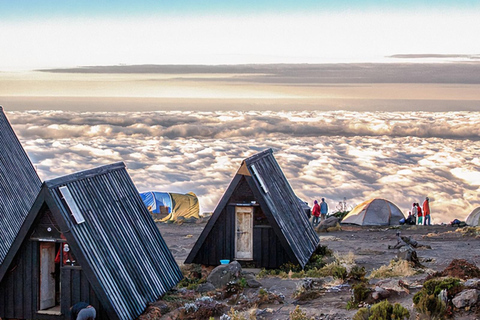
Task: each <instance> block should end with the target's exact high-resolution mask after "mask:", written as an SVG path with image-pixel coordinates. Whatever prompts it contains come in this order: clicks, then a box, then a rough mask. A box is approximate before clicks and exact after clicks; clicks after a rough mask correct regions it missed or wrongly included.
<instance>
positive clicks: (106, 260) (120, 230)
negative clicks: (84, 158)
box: [0, 162, 182, 320]
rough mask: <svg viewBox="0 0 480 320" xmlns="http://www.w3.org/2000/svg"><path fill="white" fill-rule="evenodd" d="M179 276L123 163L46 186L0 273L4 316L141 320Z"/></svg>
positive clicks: (1, 313)
mask: <svg viewBox="0 0 480 320" xmlns="http://www.w3.org/2000/svg"><path fill="white" fill-rule="evenodd" d="M181 278H182V274H181V271H180V269H179V267H178V265H177V263H176V262H175V260H174V258H173V256H172V254H171V252H170V251H169V249H168V248H167V246H166V244H165V241H164V240H163V238H162V236H161V234H160V232H159V230H158V229H157V227H156V225H155V223H154V222H153V219H152V217H151V216H150V213H149V212H148V210H147V208H146V207H145V205H144V204H143V201H142V199H141V198H140V195H139V193H138V191H137V189H136V187H135V185H134V184H133V182H132V180H131V178H130V176H129V175H128V173H127V170H126V169H125V165H124V164H123V163H121V162H120V163H116V164H111V165H107V166H103V167H99V168H96V169H92V170H87V171H81V172H78V173H75V174H72V175H68V176H64V177H60V178H57V179H53V180H50V181H46V182H44V183H43V185H42V187H41V190H40V193H39V195H38V197H37V198H36V200H35V203H34V204H33V206H32V208H31V210H30V212H29V214H28V216H27V219H26V220H25V223H24V224H23V226H22V228H21V229H20V232H19V234H18V237H17V238H16V240H15V242H14V243H13V245H12V249H11V250H10V252H9V253H8V255H7V256H6V258H5V263H4V264H3V265H2V266H1V267H0V318H2V319H3V320H6V319H48V320H57V319H58V320H60V319H68V318H69V316H70V315H69V308H70V307H71V306H72V305H73V304H75V303H77V302H79V301H84V302H87V303H90V304H92V305H93V306H94V307H95V308H96V309H97V319H111V320H112V319H113V320H127V319H136V318H137V317H138V316H139V315H140V314H141V313H142V312H143V311H144V310H145V309H146V307H147V304H148V303H149V302H152V301H156V300H157V299H158V298H160V297H161V296H162V295H163V294H164V293H165V292H167V291H168V290H169V289H171V288H172V287H173V286H175V285H176V284H177V283H178V282H179V281H180V280H181Z"/></svg>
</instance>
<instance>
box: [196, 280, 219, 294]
mask: <svg viewBox="0 0 480 320" xmlns="http://www.w3.org/2000/svg"><path fill="white" fill-rule="evenodd" d="M213 290H215V286H214V285H213V284H211V283H210V282H205V283H202V284H199V285H198V288H197V291H198V292H209V291H213Z"/></svg>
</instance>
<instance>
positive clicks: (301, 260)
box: [185, 149, 320, 268]
mask: <svg viewBox="0 0 480 320" xmlns="http://www.w3.org/2000/svg"><path fill="white" fill-rule="evenodd" d="M319 241H320V240H319V238H318V236H317V234H316V233H315V231H314V230H313V228H312V226H311V224H310V223H309V221H308V220H307V217H306V215H305V213H304V210H303V209H302V207H301V205H300V203H299V201H298V198H297V196H296V195H295V193H294V192H293V189H292V188H291V186H290V184H289V183H288V181H287V179H286V177H285V175H284V174H283V172H282V170H281V168H280V166H279V165H278V163H277V161H276V160H275V158H274V156H273V153H272V150H271V149H269V150H266V151H263V152H260V153H258V154H256V155H254V156H252V157H250V158H247V159H245V160H243V162H242V164H241V166H240V169H239V170H238V172H237V173H236V175H235V176H234V178H233V180H232V182H231V183H230V186H229V187H228V188H227V190H226V192H225V194H224V195H223V197H222V198H221V200H220V202H219V203H218V205H217V207H216V209H215V211H214V212H213V215H212V217H211V218H210V220H209V221H208V223H207V225H206V226H205V229H204V230H203V232H202V234H201V235H200V237H199V238H198V240H197V242H196V243H195V246H194V247H193V249H192V251H191V252H190V254H189V256H188V257H187V259H186V261H185V263H198V264H203V265H212V266H215V265H218V264H220V260H223V259H226V260H231V261H233V260H237V261H239V262H240V263H245V264H249V265H251V264H253V265H255V266H256V267H264V268H278V267H279V266H281V265H282V264H285V263H287V262H291V263H294V264H299V265H300V266H302V267H304V266H305V264H306V263H307V262H308V260H309V259H310V257H311V256H312V253H313V252H314V250H315V249H316V248H317V246H318V244H319Z"/></svg>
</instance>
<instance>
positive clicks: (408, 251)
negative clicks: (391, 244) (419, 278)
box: [397, 246, 421, 267]
mask: <svg viewBox="0 0 480 320" xmlns="http://www.w3.org/2000/svg"><path fill="white" fill-rule="evenodd" d="M397 258H398V259H401V260H407V261H409V262H413V264H414V265H415V266H416V267H419V266H421V264H420V261H419V260H418V256H417V251H415V250H413V249H412V247H410V246H405V247H402V248H400V249H399V251H398V253H397Z"/></svg>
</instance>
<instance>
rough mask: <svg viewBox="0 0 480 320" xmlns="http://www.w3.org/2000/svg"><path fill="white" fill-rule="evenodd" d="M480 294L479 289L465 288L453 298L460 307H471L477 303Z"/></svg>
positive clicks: (453, 301) (456, 305)
mask: <svg viewBox="0 0 480 320" xmlns="http://www.w3.org/2000/svg"><path fill="white" fill-rule="evenodd" d="M479 294H480V291H479V290H477V289H468V290H463V291H462V292H460V293H459V294H457V295H456V296H455V297H454V298H453V299H452V303H453V305H454V306H455V307H456V308H459V309H460V308H464V307H470V306H473V305H475V304H476V303H477V301H478V297H479Z"/></svg>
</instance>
